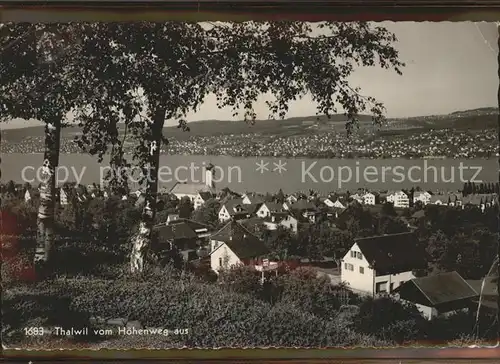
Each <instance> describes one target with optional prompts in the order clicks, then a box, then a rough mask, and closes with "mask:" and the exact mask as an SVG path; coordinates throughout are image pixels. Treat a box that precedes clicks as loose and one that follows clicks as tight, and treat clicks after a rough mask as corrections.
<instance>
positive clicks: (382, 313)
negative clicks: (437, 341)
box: [354, 296, 427, 344]
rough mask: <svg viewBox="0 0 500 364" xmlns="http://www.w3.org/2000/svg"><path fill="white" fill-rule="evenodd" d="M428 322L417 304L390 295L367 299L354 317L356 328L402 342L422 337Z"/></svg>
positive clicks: (385, 338) (384, 338)
mask: <svg viewBox="0 0 500 364" xmlns="http://www.w3.org/2000/svg"><path fill="white" fill-rule="evenodd" d="M426 324H427V322H426V320H425V319H424V318H423V317H422V315H421V314H420V312H419V311H418V310H417V308H416V307H415V306H413V305H409V304H403V303H402V302H400V301H397V300H395V299H394V298H392V297H390V296H383V297H378V298H375V299H373V298H371V297H370V298H367V299H365V300H364V301H363V302H362V303H361V305H360V308H359V314H358V315H357V316H356V317H355V318H354V327H355V329H356V330H359V331H360V332H362V333H365V334H369V335H375V336H377V337H378V338H381V339H383V340H390V341H396V342H397V343H400V344H401V343H405V342H408V341H413V340H418V339H421V338H422V337H421V336H422V334H423V333H424V332H425V327H426Z"/></svg>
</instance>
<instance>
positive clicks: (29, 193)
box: [24, 190, 32, 202]
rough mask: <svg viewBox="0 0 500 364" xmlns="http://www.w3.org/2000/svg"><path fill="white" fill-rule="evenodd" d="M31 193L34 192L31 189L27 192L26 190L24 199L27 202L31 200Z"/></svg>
mask: <svg viewBox="0 0 500 364" xmlns="http://www.w3.org/2000/svg"><path fill="white" fill-rule="evenodd" d="M31 194H32V192H31V191H30V190H26V192H24V201H25V202H28V201H31V198H32V197H31Z"/></svg>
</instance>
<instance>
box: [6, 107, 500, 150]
mask: <svg viewBox="0 0 500 364" xmlns="http://www.w3.org/2000/svg"><path fill="white" fill-rule="evenodd" d="M359 119H360V122H361V126H362V127H369V126H370V125H371V117H370V116H368V115H361V116H360V118H359ZM345 120H346V119H345V117H344V116H343V115H339V114H337V115H333V116H332V118H331V119H330V120H328V119H327V118H326V117H325V116H321V117H320V118H319V120H318V118H317V117H316V116H307V117H294V118H288V119H284V120H257V121H256V122H255V124H254V125H249V124H247V123H245V122H244V121H224V120H207V121H194V122H191V123H190V124H189V126H190V128H191V131H190V132H189V133H184V132H182V131H181V130H180V129H178V128H176V127H172V126H171V127H166V128H165V129H164V135H165V136H169V137H175V138H178V139H184V138H188V137H190V136H215V135H221V134H225V135H227V134H245V133H259V134H264V135H305V134H310V133H314V132H317V131H318V130H322V129H323V130H324V129H330V130H331V128H334V129H335V130H339V131H341V130H344V123H345ZM392 123H396V124H400V125H401V124H406V125H408V126H409V127H414V128H424V129H428V128H455V129H462V130H464V129H469V130H471V129H472V130H484V129H491V128H496V127H497V115H496V109H494V108H482V109H476V110H467V111H459V112H454V113H452V114H448V115H436V116H425V117H412V118H407V119H399V120H389V124H392ZM311 124H317V126H316V127H311ZM384 129H391V127H390V126H389V127H384ZM79 132H80V129H79V128H78V127H77V126H70V127H67V128H65V129H64V130H63V136H64V137H65V138H67V139H71V138H72V137H73V136H74V135H75V134H78V133H79ZM43 135H44V128H43V127H41V126H35V127H28V128H20V129H9V130H3V131H2V139H3V140H4V141H8V142H13V143H17V142H20V141H22V140H23V139H24V138H26V137H40V136H43Z"/></svg>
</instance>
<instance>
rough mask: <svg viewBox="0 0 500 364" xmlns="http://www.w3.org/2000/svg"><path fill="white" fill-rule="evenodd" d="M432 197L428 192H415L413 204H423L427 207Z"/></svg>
mask: <svg viewBox="0 0 500 364" xmlns="http://www.w3.org/2000/svg"><path fill="white" fill-rule="evenodd" d="M431 197H432V195H431V194H430V193H429V192H427V191H415V192H414V193H413V203H417V202H419V201H420V202H421V203H422V204H423V205H427V204H428V203H429V202H430V201H431Z"/></svg>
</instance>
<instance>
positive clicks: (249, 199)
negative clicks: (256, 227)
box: [241, 192, 266, 205]
mask: <svg viewBox="0 0 500 364" xmlns="http://www.w3.org/2000/svg"><path fill="white" fill-rule="evenodd" d="M241 198H242V201H243V203H244V204H245V205H251V204H258V203H263V202H264V201H265V200H266V198H265V196H264V195H262V194H260V193H255V192H247V193H245V194H243V196H241Z"/></svg>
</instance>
